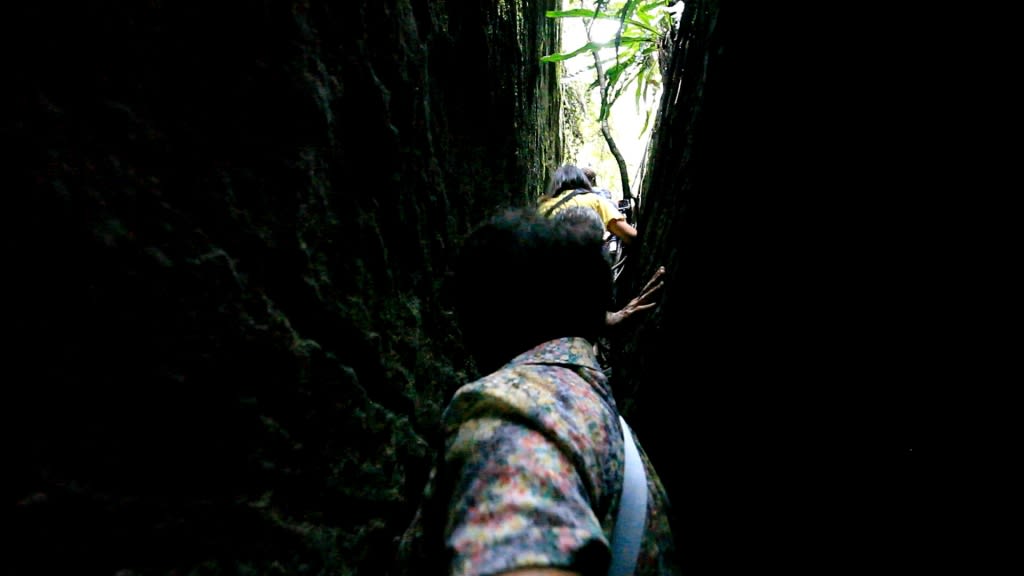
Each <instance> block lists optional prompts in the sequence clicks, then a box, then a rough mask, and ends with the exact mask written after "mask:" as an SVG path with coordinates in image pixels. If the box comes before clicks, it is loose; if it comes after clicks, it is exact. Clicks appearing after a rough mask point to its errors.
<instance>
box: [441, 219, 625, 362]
mask: <svg viewBox="0 0 1024 576" xmlns="http://www.w3.org/2000/svg"><path fill="white" fill-rule="evenodd" d="M454 282H455V290H454V294H455V308H456V313H457V317H458V320H459V325H460V328H461V329H462V332H463V338H464V342H465V344H466V346H467V349H468V350H469V351H470V352H471V353H472V354H473V356H474V357H475V359H476V362H477V367H478V368H479V369H480V370H483V371H485V372H490V371H493V370H496V369H497V368H500V367H501V366H502V365H503V364H504V363H506V362H508V361H509V360H511V359H512V358H514V357H515V356H517V355H518V354H520V353H522V352H525V351H527V350H529V349H530V348H532V347H534V346H536V345H538V344H541V343H543V342H546V341H548V340H552V339H555V338H561V337H566V336H579V337H582V338H586V339H589V340H591V341H593V340H594V339H596V338H597V337H598V336H599V335H600V333H601V331H602V330H603V328H604V323H605V313H606V311H607V308H608V305H609V303H610V302H611V295H612V277H611V269H610V268H609V266H608V262H607V261H606V260H605V258H604V256H603V254H602V243H601V237H600V235H595V234H594V233H593V229H592V227H591V226H589V224H588V223H586V222H580V223H579V224H578V225H571V224H567V223H565V222H562V223H559V222H555V221H553V220H552V219H549V218H545V217H544V216H543V215H541V214H540V213H539V212H538V211H537V210H536V209H535V208H532V207H529V208H516V209H511V210H507V211H505V212H503V213H501V214H499V215H497V216H495V217H494V218H491V219H490V220H488V221H487V222H485V223H484V224H483V225H481V226H480V227H478V228H477V229H476V230H475V231H473V232H472V233H471V234H470V235H469V236H468V237H467V239H466V241H465V243H464V244H463V246H462V249H461V251H460V253H459V256H458V259H457V261H456V265H455V278H454Z"/></svg>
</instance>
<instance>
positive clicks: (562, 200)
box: [538, 164, 637, 246]
mask: <svg viewBox="0 0 1024 576" xmlns="http://www.w3.org/2000/svg"><path fill="white" fill-rule="evenodd" d="M581 208H582V209H590V210H593V212H594V215H595V216H594V217H595V219H599V220H600V222H601V227H602V230H607V231H608V232H609V233H611V234H613V235H615V236H616V237H617V238H618V239H619V240H621V241H622V243H623V244H625V245H627V246H629V245H630V244H632V243H633V242H634V241H635V240H636V236H637V234H636V228H634V227H633V226H632V225H630V224H629V223H628V222H626V217H625V215H623V214H622V212H620V211H619V209H618V208H617V207H616V206H615V204H613V203H612V201H611V200H608V199H607V198H605V197H603V196H601V195H600V194H597V193H595V192H594V190H593V188H592V187H591V184H590V180H589V179H588V178H587V175H586V174H585V173H584V172H583V170H582V169H580V168H579V167H578V166H575V165H572V164H565V165H562V166H559V167H558V169H557V170H555V172H554V174H553V175H552V176H551V182H550V183H549V184H548V189H547V191H546V192H545V193H544V195H543V196H541V199H540V203H539V205H538V209H539V210H540V212H541V214H544V215H545V216H547V217H549V218H555V217H557V216H558V215H559V213H561V212H563V211H565V210H569V209H576V210H578V209H581Z"/></svg>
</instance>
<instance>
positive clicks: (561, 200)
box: [544, 188, 590, 218]
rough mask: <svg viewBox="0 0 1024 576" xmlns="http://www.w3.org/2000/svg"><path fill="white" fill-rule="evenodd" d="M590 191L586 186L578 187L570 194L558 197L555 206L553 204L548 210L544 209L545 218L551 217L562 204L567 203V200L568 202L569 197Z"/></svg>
mask: <svg viewBox="0 0 1024 576" xmlns="http://www.w3.org/2000/svg"><path fill="white" fill-rule="evenodd" d="M589 192H590V190H587V189H585V188H577V189H576V190H573V191H572V192H569V193H568V194H564V195H563V196H562V197H561V198H559V199H558V202H555V204H554V206H552V207H551V208H548V209H547V210H545V211H544V217H545V218H550V217H551V215H552V214H554V213H555V210H557V209H558V207H559V206H561V205H562V204H565V203H566V202H568V201H569V199H571V198H573V197H575V196H579V195H580V194H587V193H589Z"/></svg>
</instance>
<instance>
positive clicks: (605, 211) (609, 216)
mask: <svg viewBox="0 0 1024 576" xmlns="http://www.w3.org/2000/svg"><path fill="white" fill-rule="evenodd" d="M565 194H572V190H566V191H564V192H562V193H561V194H559V195H558V196H555V197H554V198H545V199H543V200H541V202H540V205H539V206H538V208H539V209H540V213H541V214H544V213H545V212H546V211H547V210H548V209H549V208H551V207H552V206H554V205H555V204H557V203H558V201H559V200H561V199H562V197H563V196H564V195H565ZM570 206H581V207H584V208H591V209H593V210H594V211H595V212H597V214H598V216H600V217H601V222H603V223H604V226H605V229H607V228H608V224H610V223H611V222H612V220H625V219H626V217H625V216H623V215H622V212H619V209H618V208H616V207H615V205H614V204H612V202H611V200H608V199H607V198H604V197H602V196H601V195H600V194H594V193H583V194H577V195H576V196H574V197H572V198H570V199H569V200H567V201H566V202H563V203H562V205H561V206H559V207H558V208H556V209H555V211H554V212H552V213H551V216H550V217H551V218H554V217H555V215H556V214H558V213H559V212H561V211H562V210H565V209H566V208H569V207H570Z"/></svg>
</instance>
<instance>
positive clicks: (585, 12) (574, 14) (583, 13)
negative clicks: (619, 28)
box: [544, 8, 619, 20]
mask: <svg viewBox="0 0 1024 576" xmlns="http://www.w3.org/2000/svg"><path fill="white" fill-rule="evenodd" d="M544 15H545V16H547V17H548V18H598V19H602V20H618V19H619V16H618V15H617V14H608V13H607V12H598V13H597V14H596V15H595V14H594V11H593V10H590V9H588V8H574V9H572V10H549V11H547V12H545V13H544Z"/></svg>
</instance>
